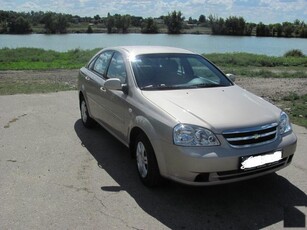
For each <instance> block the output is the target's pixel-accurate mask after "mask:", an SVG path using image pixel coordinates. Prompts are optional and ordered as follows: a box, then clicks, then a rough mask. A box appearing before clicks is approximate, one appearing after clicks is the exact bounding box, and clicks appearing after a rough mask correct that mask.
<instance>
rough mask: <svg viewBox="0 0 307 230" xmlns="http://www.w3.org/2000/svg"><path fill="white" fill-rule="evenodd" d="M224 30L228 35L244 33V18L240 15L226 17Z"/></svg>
mask: <svg viewBox="0 0 307 230" xmlns="http://www.w3.org/2000/svg"><path fill="white" fill-rule="evenodd" d="M225 30H226V34H228V35H244V30H245V20H244V19H243V18H242V17H232V16H230V17H229V18H227V19H226V21H225Z"/></svg>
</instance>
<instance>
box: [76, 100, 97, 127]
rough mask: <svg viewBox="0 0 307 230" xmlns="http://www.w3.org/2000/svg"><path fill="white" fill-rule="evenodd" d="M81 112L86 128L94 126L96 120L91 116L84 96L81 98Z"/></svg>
mask: <svg viewBox="0 0 307 230" xmlns="http://www.w3.org/2000/svg"><path fill="white" fill-rule="evenodd" d="M80 113H81V120H82V123H83V125H84V126H85V127H86V128H92V127H93V126H94V124H95V121H94V120H93V118H91V117H90V115H89V113H88V109H87V104H86V101H85V99H84V98H83V97H81V100H80Z"/></svg>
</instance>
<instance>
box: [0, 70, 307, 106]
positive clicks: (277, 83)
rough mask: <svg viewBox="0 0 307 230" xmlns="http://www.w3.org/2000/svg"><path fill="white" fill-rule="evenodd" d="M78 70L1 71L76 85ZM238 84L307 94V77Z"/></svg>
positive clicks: (260, 91)
mask: <svg viewBox="0 0 307 230" xmlns="http://www.w3.org/2000/svg"><path fill="white" fill-rule="evenodd" d="M77 76H78V70H76V69H73V70H47V71H0V81H6V80H8V79H10V80H12V81H14V80H16V81H17V80H18V81H20V80H24V81H30V80H35V81H50V82H63V83H65V84H69V85H71V86H76V83H77ZM236 84H237V85H239V86H241V87H243V88H245V89H247V90H249V91H251V92H253V93H255V94H257V95H258V96H261V97H264V98H267V99H268V100H270V101H277V100H280V99H281V98H282V97H283V96H286V95H289V93H290V92H295V93H297V94H299V95H302V94H307V79H306V78H292V79H290V78H247V77H237V80H236Z"/></svg>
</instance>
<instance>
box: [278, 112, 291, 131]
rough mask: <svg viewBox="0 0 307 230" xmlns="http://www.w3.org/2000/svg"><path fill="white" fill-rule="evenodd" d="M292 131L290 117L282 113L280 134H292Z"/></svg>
mask: <svg viewBox="0 0 307 230" xmlns="http://www.w3.org/2000/svg"><path fill="white" fill-rule="evenodd" d="M291 130H292V127H291V124H290V120H289V117H288V115H287V114H286V113H285V112H282V113H281V114H280V119H279V133H280V134H285V133H287V132H290V131H291Z"/></svg>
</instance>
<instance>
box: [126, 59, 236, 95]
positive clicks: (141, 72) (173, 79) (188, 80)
mask: <svg viewBox="0 0 307 230" xmlns="http://www.w3.org/2000/svg"><path fill="white" fill-rule="evenodd" d="M132 68H133V71H134V75H135V78H136V81H137V84H138V87H139V88H140V89H142V90H163V89H180V88H184V89H186V88H206V87H222V86H231V85H232V83H231V82H230V81H229V80H228V79H227V78H226V77H225V76H224V74H223V73H221V72H220V71H219V70H218V69H217V68H216V67H215V66H213V65H212V64H211V63H210V62H208V61H207V60H206V59H205V58H203V57H201V56H200V55H194V54H146V55H139V56H136V57H135V58H134V59H133V61H132Z"/></svg>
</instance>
